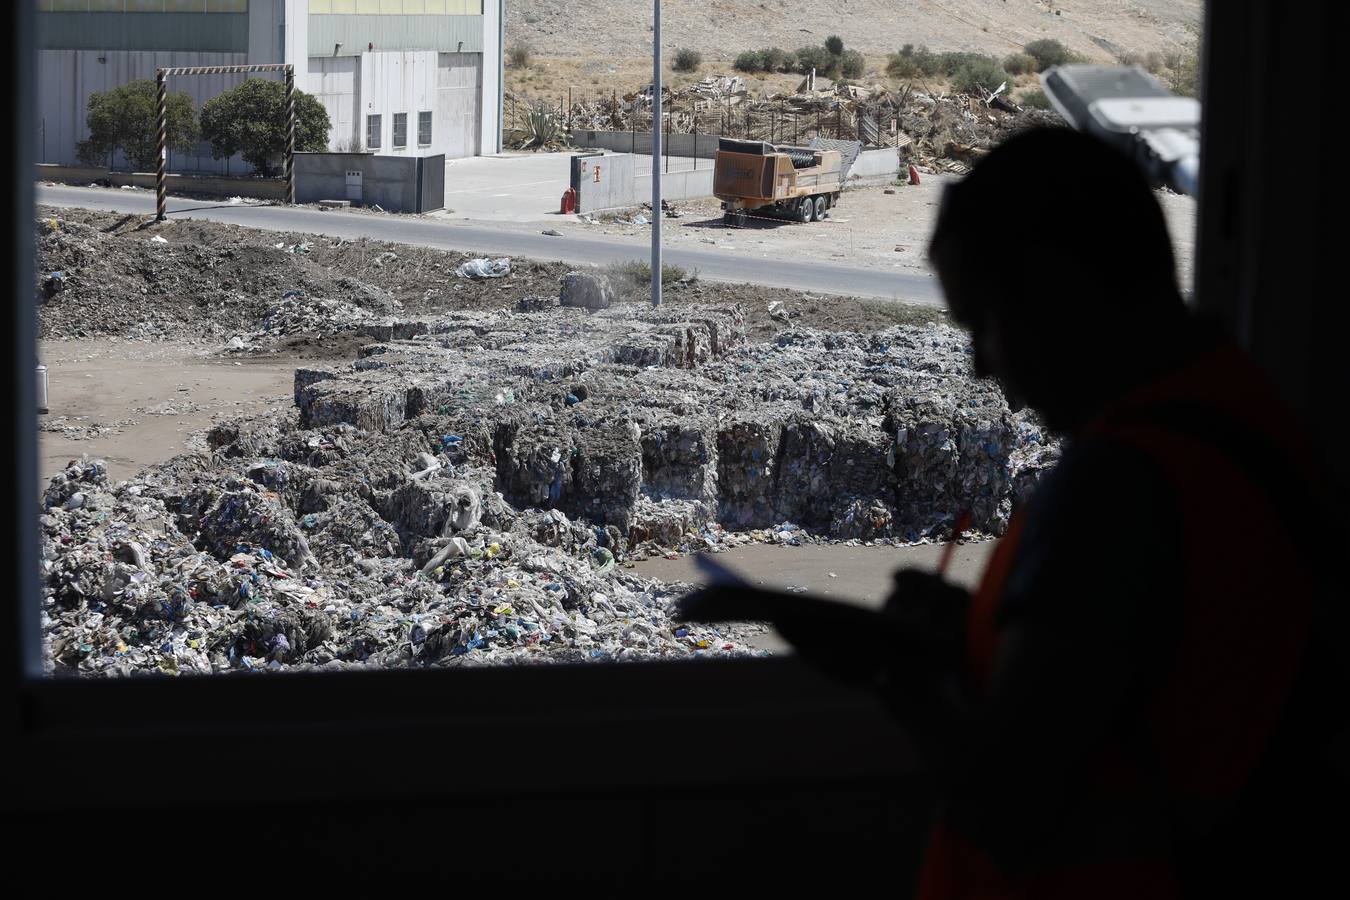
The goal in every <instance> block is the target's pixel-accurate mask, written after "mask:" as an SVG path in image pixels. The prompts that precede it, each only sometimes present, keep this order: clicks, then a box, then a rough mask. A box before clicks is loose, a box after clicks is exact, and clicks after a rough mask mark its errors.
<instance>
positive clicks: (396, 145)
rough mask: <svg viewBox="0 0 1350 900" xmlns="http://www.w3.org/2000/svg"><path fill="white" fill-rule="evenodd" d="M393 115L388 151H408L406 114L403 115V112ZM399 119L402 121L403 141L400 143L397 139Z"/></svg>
mask: <svg viewBox="0 0 1350 900" xmlns="http://www.w3.org/2000/svg"><path fill="white" fill-rule="evenodd" d="M393 115H394V121H393V125H392V128H393V134H392V136H391V137H392V140H391V141H390V143H389V149H391V150H406V149H408V114H407V113H405V112H396V113H394V114H393ZM399 119H402V120H403V140H402V141H400V140H399V139H398V124H399V123H398V120H399Z"/></svg>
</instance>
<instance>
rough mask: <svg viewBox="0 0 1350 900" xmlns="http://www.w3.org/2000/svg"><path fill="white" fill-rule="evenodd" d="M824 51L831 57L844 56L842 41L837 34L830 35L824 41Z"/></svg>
mask: <svg viewBox="0 0 1350 900" xmlns="http://www.w3.org/2000/svg"><path fill="white" fill-rule="evenodd" d="M825 49H826V50H828V51H830V55H831V56H843V55H844V39H843V38H841V37H840V36H839V35H837V34H832V35H830V36H829V37H827V38H826V39H825Z"/></svg>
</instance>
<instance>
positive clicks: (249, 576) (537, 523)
mask: <svg viewBox="0 0 1350 900" xmlns="http://www.w3.org/2000/svg"><path fill="white" fill-rule="evenodd" d="M399 330H402V331H412V332H415V334H413V335H411V336H408V337H405V338H401V339H396V338H395V337H394V336H393V334H392V333H393V332H394V331H399ZM746 333H747V329H746V322H745V315H744V311H743V309H742V308H741V307H739V306H737V305H725V306H698V305H693V304H679V303H675V304H671V305H668V306H666V307H663V308H661V309H659V310H652V309H650V308H635V307H622V306H613V307H610V308H607V309H600V310H591V309H587V308H584V307H566V306H551V307H548V308H543V309H537V310H534V311H519V310H517V309H515V308H504V309H498V310H494V311H477V312H474V311H458V312H451V313H446V314H444V315H441V316H439V317H435V318H433V319H429V320H426V321H422V322H419V323H417V327H416V328H415V329H411V328H403V329H399V328H397V327H395V328H391V336H390V337H389V338H387V339H385V340H381V341H377V342H375V343H371V344H369V345H367V346H365V347H364V348H363V349H362V350H361V352H360V356H359V358H358V359H356V360H354V361H353V362H351V363H350V364H346V365H337V366H331V365H330V366H308V367H302V368H299V369H297V370H296V373H295V397H294V401H295V402H294V407H293V408H291V409H286V410H278V411H276V412H274V413H272V414H270V415H268V416H265V417H263V418H260V419H254V420H240V421H234V422H226V423H221V424H218V425H217V426H216V427H214V428H213V429H212V430H211V431H210V432H209V433H208V434H207V435H206V440H205V446H206V449H205V450H204V451H203V452H201V453H197V454H188V455H184V456H180V457H177V458H175V459H173V460H170V461H169V462H167V463H164V464H162V465H159V466H155V467H152V468H150V469H148V470H146V471H144V472H143V473H141V475H139V476H138V477H136V478H135V479H132V480H130V481H126V482H120V483H117V484H111V483H109V481H108V480H107V477H106V471H105V470H104V468H103V467H102V466H101V465H100V464H99V463H98V462H97V461H94V462H90V461H88V460H83V461H77V462H74V463H73V464H72V465H71V466H70V467H69V468H68V469H67V470H66V471H65V472H64V473H62V475H60V476H59V477H57V478H56V479H54V480H53V482H52V484H51V486H50V487H49V488H48V490H47V492H46V494H45V496H44V498H43V510H42V517H41V523H42V532H43V555H42V578H43V584H44V586H45V587H44V594H45V603H44V616H45V619H44V631H45V634H46V639H47V642H48V651H49V652H48V659H49V665H50V666H51V667H52V668H53V669H54V670H57V671H71V672H80V673H90V674H95V673H97V674H107V675H123V674H131V673H135V672H144V671H163V672H171V673H179V672H222V671H236V670H250V669H272V670H278V669H295V668H308V667H315V666H322V667H330V668H331V667H339V668H340V667H346V666H358V665H374V666H424V665H434V666H454V665H474V664H491V663H501V662H513V663H516V662H556V661H582V660H590V659H604V660H629V659H647V658H653V657H683V656H689V655H691V654H709V655H726V654H732V655H736V654H748V653H752V652H754V651H752V650H751V649H750V648H749V646H748V644H747V640H748V638H749V636H751V635H752V634H753V633H754V632H755V630H756V629H757V626H734V627H726V628H720V629H712V628H701V627H692V626H686V625H683V624H680V623H675V622H672V621H671V620H670V618H669V608H670V604H671V602H672V601H673V599H674V598H675V596H677V591H676V589H675V588H673V587H671V586H667V585H662V584H658V583H653V582H650V581H646V580H643V579H640V578H637V577H635V576H633V575H631V574H629V573H628V572H626V571H625V570H624V568H623V567H622V566H621V565H620V563H621V561H622V560H624V559H626V558H631V557H634V556H641V555H644V554H648V553H653V552H659V553H667V552H670V551H676V550H696V549H719V548H722V547H725V546H730V545H733V544H735V543H738V542H740V541H743V540H746V539H750V537H747V535H750V536H757V537H758V538H759V539H764V540H772V541H774V542H778V543H787V544H795V543H802V542H805V541H809V540H824V539H845V540H888V541H897V542H898V541H913V540H920V539H924V538H927V537H945V536H947V535H948V534H949V533H950V530H951V527H952V525H953V522H954V521H955V519H956V518H957V516H958V515H959V514H960V513H961V512H962V511H964V510H970V511H971V512H972V514H973V527H974V528H975V529H978V530H980V531H983V532H986V533H999V532H1001V531H1002V529H1003V528H1004V527H1005V526H1006V523H1007V517H1008V513H1009V508H1010V506H1011V503H1012V501H1013V499H1014V496H1015V494H1016V493H1017V492H1018V491H1019V490H1022V489H1024V488H1025V486H1026V485H1027V484H1029V483H1030V482H1031V481H1033V480H1034V478H1035V477H1036V474H1037V472H1039V471H1040V469H1041V468H1044V466H1045V465H1048V464H1049V458H1048V457H1049V453H1050V451H1049V449H1048V447H1049V442H1047V441H1045V440H1044V438H1043V437H1042V435H1041V433H1040V432H1039V431H1037V430H1036V427H1035V423H1034V422H1032V421H1030V420H1026V419H1022V418H1020V417H1018V416H1013V415H1012V414H1010V413H1009V411H1008V407H1007V405H1006V403H1005V401H1004V400H1003V398H1002V396H1001V395H1000V394H999V392H998V391H997V389H996V388H995V387H994V386H992V385H990V384H988V383H985V382H981V381H979V380H977V379H975V378H973V377H972V375H971V369H970V361H969V350H968V346H967V344H966V341H965V339H964V337H963V336H962V335H961V333H960V332H957V331H955V330H953V329H951V328H949V327H946V326H941V325H936V326H925V327H915V326H898V327H894V328H890V329H886V330H882V331H878V332H875V333H871V334H862V333H850V332H838V333H833V332H822V331H817V330H814V329H810V328H791V329H789V330H786V331H784V332H782V333H781V334H780V335H779V336H778V337H777V339H776V340H774V341H771V342H765V343H751V342H749V341H748V340H747V337H746Z"/></svg>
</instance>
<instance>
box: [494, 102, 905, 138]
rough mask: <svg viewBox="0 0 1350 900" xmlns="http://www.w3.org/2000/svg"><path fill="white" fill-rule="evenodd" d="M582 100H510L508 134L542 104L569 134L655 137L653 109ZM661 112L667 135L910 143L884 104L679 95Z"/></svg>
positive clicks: (896, 116)
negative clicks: (807, 103) (624, 133)
mask: <svg viewBox="0 0 1350 900" xmlns="http://www.w3.org/2000/svg"><path fill="white" fill-rule="evenodd" d="M579 97H580V95H579V94H576V93H575V92H573V91H572V90H571V89H569V90H568V92H567V93H566V94H559V96H558V99H557V103H556V105H554V104H553V101H552V100H551V99H548V100H535V101H534V102H533V103H526V102H525V101H523V100H519V99H518V98H515V97H512V98H510V100H509V102H508V103H507V108H506V116H505V119H506V123H505V124H506V130H507V132H508V133H509V132H513V131H517V130H519V129H520V127H521V126H522V124H523V122H524V119H525V116H526V114H527V113H528V112H529V110H530V109H531V108H533V106H535V105H543V106H545V107H546V108H548V109H549V111H550V112H551V113H552V114H553V115H554V116H556V117H557V119H558V122H559V124H561V125H562V126H563V128H565V129H566V131H567V132H568V133H569V134H570V133H571V132H572V131H573V130H576V129H583V130H596V131H629V132H631V133H632V134H633V135H634V141H633V143H634V146H636V144H637V135H640V134H650V133H651V130H652V114H651V112H650V110H647V111H642V110H637V111H633V110H630V109H628V108H627V107H628V103H627V102H626V101H625V100H624V99H623V98H621V97H619V96H618V95H617V93H615V92H611V93H610V94H609V95H608V96H606V95H603V94H601V95H593V96H591V97H590V98H588V99H579ZM662 108H663V109H662V112H663V115H662V123H663V126H664V127H663V131H664V133H665V134H667V135H670V134H693V135H704V134H706V135H715V136H718V137H722V136H725V137H733V138H739V139H743V140H762V141H768V142H770V143H773V144H807V143H810V141H811V139H812V138H815V137H822V138H828V139H830V140H840V141H859V142H861V143H862V144H863V146H865V147H903V146H904V145H905V144H907V143H909V139H908V138H907V137H906V136H905V135H904V134H903V133H902V132H901V130H900V115H899V111H898V110H897V109H896V108H894V107H893V106H891V105H889V104H884V103H882V104H876V105H872V106H868V105H865V104H847V103H845V102H842V101H835V102H833V103H828V102H824V103H817V104H814V105H813V108H807V109H803V108H800V107H794V106H793V105H792V104H790V103H787V102H778V103H772V102H770V103H755V102H748V101H745V100H742V101H740V102H734V101H733V98H731V97H727V98H725V99H724V100H715V99H704V98H687V97H679V98H667V99H666V100H663V101H662Z"/></svg>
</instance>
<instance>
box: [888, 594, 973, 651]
mask: <svg viewBox="0 0 1350 900" xmlns="http://www.w3.org/2000/svg"><path fill="white" fill-rule="evenodd" d="M893 580H894V583H895V587H894V589H892V591H891V594H890V596H889V597H887V598H886V603H885V606H883V608H882V612H883V613H884V614H885V615H886V616H887V617H888V618H889V619H890V620H891V621H892V622H893V623H894V626H895V627H896V628H897V629H899V630H900V631H902V632H903V633H905V634H908V635H911V636H912V642H911V643H912V646H914V647H915V648H916V649H918V650H919V651H920V653H922V655H923V657H924V659H923V662H924V663H925V664H926V665H928V666H931V667H934V668H936V669H938V670H942V671H959V670H961V669H963V668H964V657H965V646H966V616H967V613H968V611H969V609H970V593H969V592H968V591H966V590H965V589H964V588H960V587H957V586H956V585H954V584H952V583H951V582H949V581H945V580H944V579H943V578H942V576H941V575H938V574H935V573H932V572H924V571H920V570H919V569H901V570H899V571H898V572H896V573H895V576H894V579H893Z"/></svg>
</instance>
